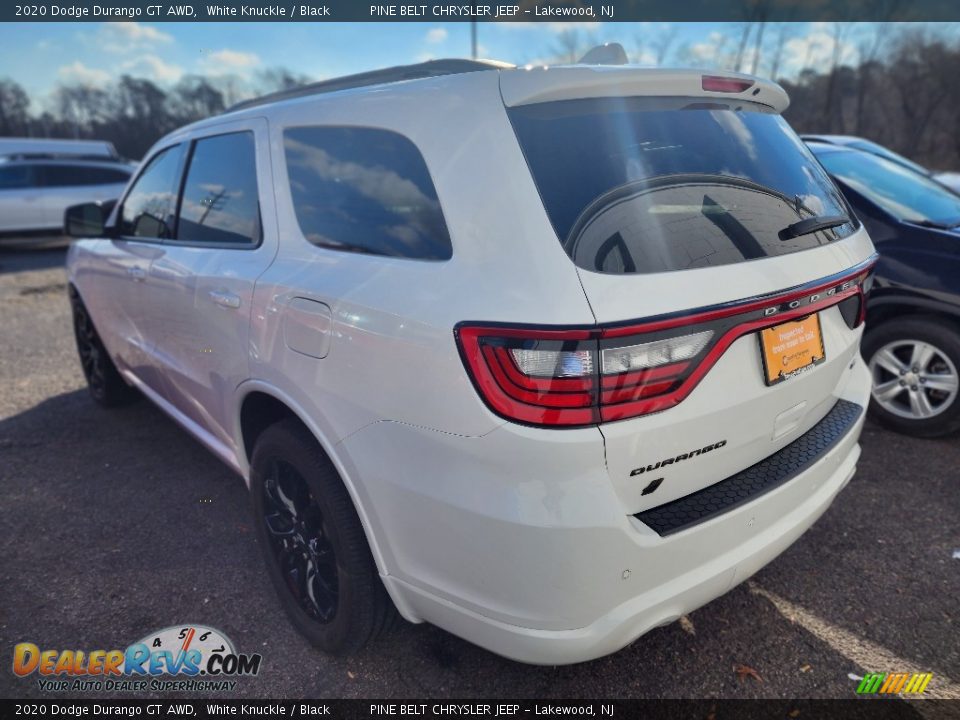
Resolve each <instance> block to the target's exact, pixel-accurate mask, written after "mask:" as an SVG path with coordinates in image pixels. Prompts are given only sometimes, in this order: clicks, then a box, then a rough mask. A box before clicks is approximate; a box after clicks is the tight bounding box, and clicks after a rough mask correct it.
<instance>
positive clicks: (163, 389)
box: [68, 61, 875, 664]
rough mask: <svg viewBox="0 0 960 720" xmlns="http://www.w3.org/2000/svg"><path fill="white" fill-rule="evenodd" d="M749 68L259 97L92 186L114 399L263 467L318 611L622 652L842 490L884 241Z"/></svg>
mask: <svg viewBox="0 0 960 720" xmlns="http://www.w3.org/2000/svg"><path fill="white" fill-rule="evenodd" d="M787 102H788V101H787V97H786V95H785V93H784V92H783V90H782V89H781V88H780V87H779V86H777V85H775V84H773V83H770V82H766V81H763V80H759V79H756V78H752V77H747V76H741V75H729V76H727V75H725V76H722V77H715V76H702V75H701V74H700V73H698V72H693V71H668V70H642V69H636V68H630V67H612V66H609V67H591V66H571V67H559V68H550V69H544V68H527V69H522V68H511V67H506V66H503V65H499V64H498V65H491V64H483V63H472V62H469V61H436V62H432V63H426V64H423V65H420V66H414V67H407V68H397V69H392V70H386V71H380V72H375V73H370V74H367V75H364V76H360V77H354V78H347V79H344V80H336V81H330V82H327V83H321V84H319V85H316V86H312V87H308V88H305V89H299V90H295V91H292V92H288V93H283V94H279V95H276V96H272V97H270V98H267V99H265V100H262V101H259V102H252V103H248V104H246V105H244V106H241V107H238V108H236V109H234V110H233V111H230V112H228V113H226V114H225V115H222V116H219V117H215V118H211V119H209V120H205V121H203V122H200V123H197V124H195V125H192V126H190V127H187V128H185V129H183V130H179V131H177V132H175V133H173V134H171V135H169V136H168V137H166V138H164V139H163V140H161V141H160V142H159V143H157V145H156V146H155V147H154V148H153V149H152V150H151V151H150V153H149V154H148V156H147V158H146V161H145V162H144V163H143V167H142V170H141V171H140V174H139V176H138V177H137V178H136V179H135V180H134V181H133V183H132V184H131V186H130V187H129V188H128V190H127V192H126V194H125V196H124V197H123V198H122V199H121V201H120V204H119V205H118V206H117V208H116V209H115V210H113V211H112V213H111V214H110V216H109V217H108V218H103V217H102V214H101V213H100V211H99V209H98V208H96V207H93V206H87V207H80V208H76V209H74V210H72V211H71V212H70V213H68V220H69V225H70V226H71V229H72V231H73V232H74V233H75V234H79V235H92V236H95V239H86V240H81V241H79V242H76V243H74V244H73V246H72V247H71V250H70V255H69V274H70V292H71V297H72V299H73V307H74V310H75V320H76V334H77V341H78V345H79V350H80V356H81V359H82V361H83V367H84V370H85V371H86V375H87V378H88V380H89V383H90V387H91V390H92V393H93V396H94V398H95V399H97V400H98V401H100V402H101V403H103V404H105V405H112V404H115V403H118V402H122V401H124V400H126V399H127V397H128V396H129V394H130V387H131V386H132V387H133V388H136V389H137V390H139V391H140V392H141V393H142V394H143V395H146V396H147V397H148V398H149V399H150V400H152V401H153V402H154V403H156V404H157V405H158V406H160V407H161V408H162V409H163V410H164V411H166V412H167V413H168V414H169V415H170V416H171V417H173V418H174V419H175V420H177V421H178V422H179V423H180V424H182V425H183V426H184V427H185V428H186V429H187V430H188V431H189V432H191V433H192V434H193V435H194V436H196V437H197V438H198V439H199V440H200V441H201V442H203V443H204V444H205V445H207V446H208V447H209V448H210V449H211V450H212V451H213V452H214V453H215V454H216V455H217V456H218V457H220V458H221V459H222V460H223V461H224V462H226V463H227V464H228V465H229V466H230V467H231V468H233V469H234V470H236V472H237V473H238V474H240V475H241V476H242V477H243V478H244V479H245V480H246V481H247V483H248V484H249V487H250V490H251V493H252V499H253V506H254V510H255V513H256V516H257V528H258V533H259V535H258V538H259V543H260V544H261V545H262V546H263V548H264V550H265V554H266V558H267V566H268V569H269V573H270V576H271V578H272V580H273V582H274V584H275V585H276V588H277V590H278V592H279V595H280V599H281V602H282V604H283V606H284V608H285V609H286V611H287V612H288V613H289V616H290V618H291V619H292V621H293V623H294V624H295V625H296V626H297V627H298V628H299V629H300V630H301V631H302V632H303V633H304V634H305V635H306V636H307V637H308V638H309V639H310V640H312V641H313V642H314V643H315V644H316V645H318V646H319V647H321V648H323V649H325V650H327V651H330V652H338V653H343V652H348V651H351V650H355V649H357V648H358V647H360V646H361V645H362V644H363V643H365V642H366V641H367V640H369V639H370V638H371V637H373V636H374V635H375V634H377V633H378V632H379V631H380V630H381V629H382V628H383V627H384V626H385V625H387V624H388V621H389V620H390V618H391V617H392V616H393V614H394V608H396V610H398V611H399V613H400V615H402V616H403V617H404V618H406V619H407V620H410V621H413V622H421V621H429V622H431V623H434V624H436V625H438V626H440V627H442V628H445V629H447V630H449V631H450V632H452V633H455V634H457V635H460V636H461V637H464V638H467V639H468V640H470V641H472V642H474V643H476V644H478V645H481V646H483V647H486V648H489V649H490V650H492V651H494V652H497V653H500V654H503V655H505V656H508V657H511V658H516V659H519V660H522V661H526V662H533V663H550V664H558V663H570V662H578V661H582V660H587V659H590V658H594V657H597V656H600V655H603V654H605V653H610V652H613V651H615V650H617V649H619V648H621V647H623V646H624V645H626V644H628V643H630V642H631V641H633V640H634V639H635V638H637V637H638V636H640V635H642V634H643V633H644V632H646V631H648V630H649V629H651V628H653V627H656V626H659V625H663V624H665V623H669V622H671V621H673V620H676V619H677V618H678V617H679V616H680V615H682V614H683V613H686V612H689V611H690V610H693V609H694V608H696V607H698V606H700V605H702V604H704V603H706V602H707V601H709V600H711V599H712V598H715V597H717V596H718V595H721V594H722V593H724V592H726V591H727V590H729V589H730V588H731V587H733V586H734V585H736V584H737V583H739V582H742V581H743V580H744V579H745V578H747V577H749V576H750V575H751V574H752V573H754V572H756V571H757V570H758V569H759V568H761V567H762V566H763V565H764V564H766V563H767V562H769V561H770V560H772V559H773V558H774V557H776V555H777V554H778V553H780V552H781V551H782V550H783V549H784V548H786V547H787V546H789V545H790V544H791V543H792V542H793V541H794V540H796V539H797V538H798V537H799V536H800V534H801V533H803V532H804V530H806V529H807V528H808V527H809V526H810V525H811V523H813V522H814V521H815V520H816V519H817V517H818V516H819V515H820V514H821V513H823V512H824V510H825V509H826V508H827V507H828V506H829V504H830V502H831V501H832V500H833V498H834V497H835V496H836V495H837V493H838V492H839V491H840V490H841V488H843V487H844V485H846V483H847V482H848V481H849V480H850V478H851V476H852V475H853V473H854V466H855V463H856V461H857V458H858V456H859V453H860V450H859V446H858V444H857V440H858V437H859V434H860V429H861V425H862V422H863V417H864V413H863V408H864V407H865V405H866V404H867V400H868V398H869V394H870V378H869V374H868V373H867V371H866V369H865V367H864V364H863V361H862V360H861V359H860V355H859V353H858V352H857V349H858V344H859V342H860V335H861V332H862V327H861V325H862V322H863V308H864V302H863V294H864V292H865V287H864V286H865V283H866V282H867V281H868V278H869V276H870V269H871V266H872V263H873V262H874V257H875V256H874V250H873V246H872V245H871V242H870V239H869V238H868V237H867V234H866V232H865V231H864V230H863V229H862V227H861V226H860V224H859V223H858V222H857V220H856V219H855V218H854V217H853V216H852V215H851V214H850V210H849V208H848V207H847V205H846V203H845V202H844V200H843V198H842V197H841V195H840V193H839V192H838V191H837V189H836V188H835V187H834V185H833V184H832V183H831V181H830V180H829V179H828V177H827V175H826V173H825V172H824V171H823V169H822V168H821V167H820V165H819V164H818V163H817V162H816V161H815V160H814V159H813V157H812V156H811V155H810V153H809V152H808V150H807V149H806V147H805V146H804V144H803V143H802V142H801V141H800V140H799V139H798V138H797V137H796V135H795V134H794V133H793V132H792V131H791V130H790V128H789V127H788V126H787V124H786V123H785V122H784V120H783V119H782V118H781V117H780V115H779V113H780V112H781V111H782V110H783V109H784V108H785V107H786V105H787Z"/></svg>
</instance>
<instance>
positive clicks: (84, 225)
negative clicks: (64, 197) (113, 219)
mask: <svg viewBox="0 0 960 720" xmlns="http://www.w3.org/2000/svg"><path fill="white" fill-rule="evenodd" d="M115 204H116V203H114V202H109V203H83V204H82V205H73V206H72V207H68V208H67V211H66V212H65V213H64V215H63V227H64V230H65V231H66V233H67V235H69V236H70V237H75V238H89V237H104V236H105V235H107V234H108V233H107V229H106V222H107V218H108V217H109V216H110V211H111V210H113V206H114V205H115Z"/></svg>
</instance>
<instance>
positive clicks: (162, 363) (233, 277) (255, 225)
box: [148, 118, 277, 446]
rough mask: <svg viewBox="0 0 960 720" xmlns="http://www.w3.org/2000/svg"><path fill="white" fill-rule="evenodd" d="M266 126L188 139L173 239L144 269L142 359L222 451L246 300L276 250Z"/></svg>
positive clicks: (245, 354)
mask: <svg viewBox="0 0 960 720" xmlns="http://www.w3.org/2000/svg"><path fill="white" fill-rule="evenodd" d="M266 129H267V124H266V121H265V120H263V119H260V118H254V119H250V120H246V121H243V122H239V123H226V124H223V125H217V126H215V127H213V128H210V129H208V130H207V131H206V132H205V133H204V134H201V135H197V136H195V138H194V139H193V141H192V142H191V146H190V152H189V157H188V160H187V163H186V172H185V176H184V179H183V186H182V193H181V197H180V203H179V215H178V220H177V228H176V237H175V238H173V239H171V240H169V241H167V242H165V243H164V245H163V247H162V251H161V253H160V254H159V255H158V257H157V258H156V259H155V260H154V262H153V264H152V265H151V268H150V276H149V278H148V283H149V284H150V285H151V288H152V291H151V292H152V297H153V298H154V301H153V303H152V305H151V308H150V320H149V323H150V326H151V327H150V333H151V335H152V337H153V338H154V339H155V344H154V346H153V350H152V352H153V359H152V362H153V363H154V364H155V366H156V367H157V369H158V371H159V372H160V373H161V374H162V375H163V376H164V378H165V382H166V388H167V390H166V391H167V396H168V399H169V401H170V402H171V403H172V404H173V405H174V406H175V407H176V408H177V409H178V410H180V411H181V412H182V413H183V414H184V415H186V416H187V417H188V418H189V419H190V420H192V421H194V422H196V423H197V424H199V425H200V426H201V427H202V428H203V429H205V430H206V431H208V432H210V433H211V434H212V435H214V436H215V437H216V438H217V441H218V442H220V443H222V444H226V445H227V446H232V444H233V438H232V435H231V433H230V432H229V430H228V428H229V426H230V423H229V418H230V417H231V411H232V405H231V398H232V397H233V391H234V390H235V388H236V387H237V385H239V384H240V383H241V382H242V381H243V380H245V379H247V377H248V376H249V371H248V367H249V361H248V359H249V354H250V347H249V325H250V308H251V298H252V296H253V288H254V284H255V282H256V280H257V278H258V277H259V275H260V274H261V273H262V272H263V271H264V270H265V269H266V268H267V267H268V266H269V265H270V263H271V262H272V261H273V257H274V255H275V253H276V249H277V235H276V231H275V228H274V227H273V226H271V225H270V224H268V223H264V222H263V220H264V219H266V218H271V217H273V215H274V211H273V196H272V192H271V188H272V187H273V185H272V182H271V176H270V160H269V149H268V147H267V141H266Z"/></svg>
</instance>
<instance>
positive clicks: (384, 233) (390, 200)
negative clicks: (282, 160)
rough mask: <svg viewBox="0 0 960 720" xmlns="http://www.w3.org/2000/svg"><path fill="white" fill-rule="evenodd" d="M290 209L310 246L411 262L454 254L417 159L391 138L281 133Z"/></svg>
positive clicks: (373, 132) (353, 131) (345, 130)
mask: <svg viewBox="0 0 960 720" xmlns="http://www.w3.org/2000/svg"><path fill="white" fill-rule="evenodd" d="M283 144H284V152H285V155H286V161H287V174H288V177H289V182H290V195H291V199H292V200H293V207H294V211H295V212H296V216H297V221H298V223H299V225H300V230H301V232H302V233H303V235H304V237H305V238H306V239H307V240H308V241H309V242H311V243H313V244H314V245H318V246H322V247H328V248H334V249H337V250H345V251H350V252H360V253H370V254H375V255H386V256H390V257H399V258H411V259H417V260H447V259H449V258H450V257H451V256H452V254H453V249H452V246H451V244H450V235H449V233H448V231H447V225H446V222H445V220H444V217H443V212H442V211H441V209H440V201H439V200H438V198H437V191H436V188H435V187H434V185H433V180H432V179H431V178H430V173H429V172H428V170H427V166H426V163H425V162H424V159H423V156H422V155H421V154H420V151H419V150H418V149H417V147H416V146H415V145H414V144H413V142H412V141H410V140H409V139H408V138H406V137H404V136H403V135H400V134H398V133H395V132H392V131H389V130H382V129H376V128H360V127H295V128H287V129H286V130H284V133H283Z"/></svg>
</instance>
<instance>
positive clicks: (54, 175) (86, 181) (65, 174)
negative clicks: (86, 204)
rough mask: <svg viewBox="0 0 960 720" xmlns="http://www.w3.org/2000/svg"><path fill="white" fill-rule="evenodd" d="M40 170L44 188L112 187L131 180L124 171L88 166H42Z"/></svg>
mask: <svg viewBox="0 0 960 720" xmlns="http://www.w3.org/2000/svg"><path fill="white" fill-rule="evenodd" d="M38 169H39V171H40V178H41V181H40V182H41V184H42V185H43V186H44V187H77V186H82V185H111V184H115V183H125V182H126V181H127V180H129V179H130V174H129V173H126V172H123V171H122V170H113V169H111V168H101V167H90V166H87V165H41V166H40V167H39V168H38Z"/></svg>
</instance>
